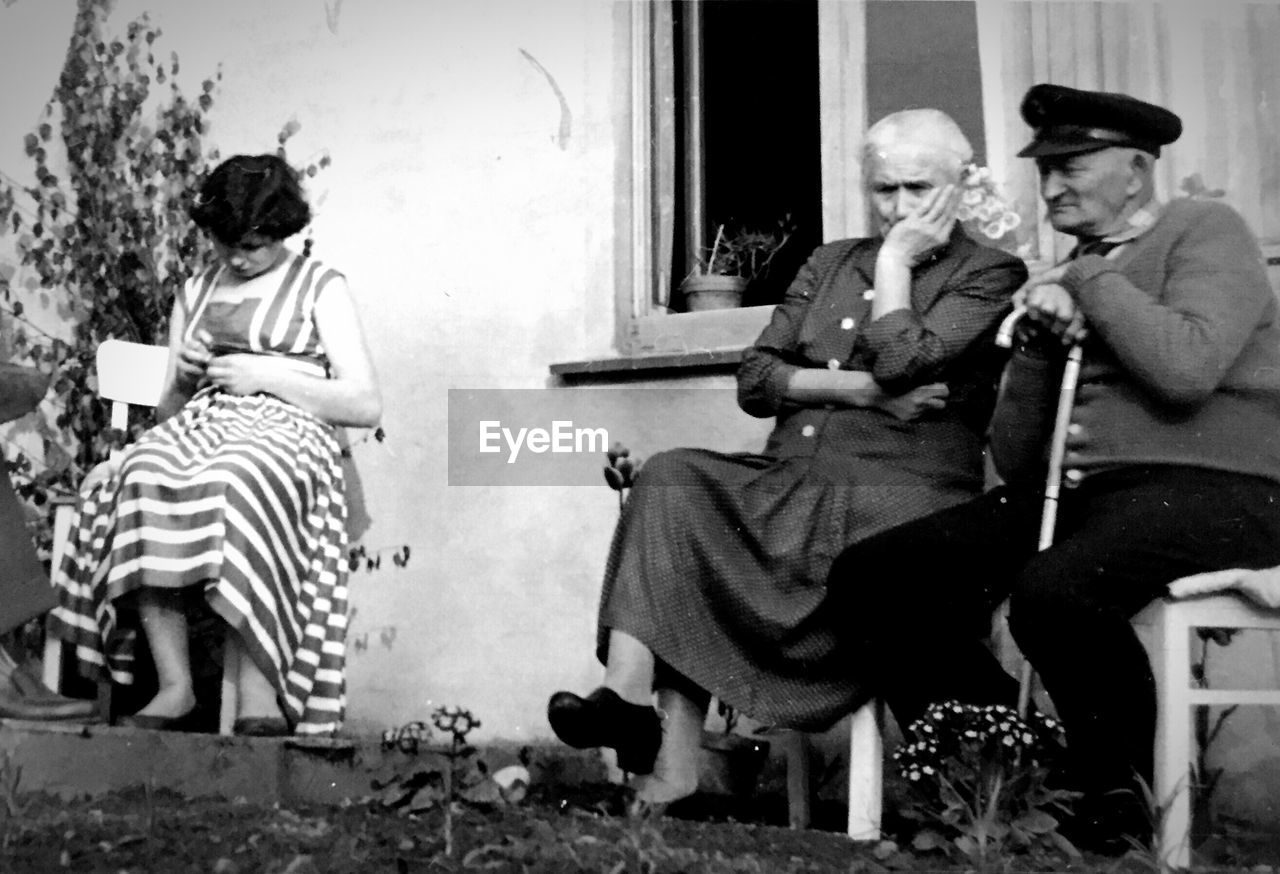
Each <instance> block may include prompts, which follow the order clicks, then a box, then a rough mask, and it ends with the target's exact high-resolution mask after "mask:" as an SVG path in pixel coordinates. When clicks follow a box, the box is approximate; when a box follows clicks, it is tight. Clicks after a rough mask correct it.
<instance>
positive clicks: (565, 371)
mask: <svg viewBox="0 0 1280 874" xmlns="http://www.w3.org/2000/svg"><path fill="white" fill-rule="evenodd" d="M742 352H743V350H742V349H711V350H706V351H702V352H669V353H665V354H657V355H632V356H620V357H616V358H588V359H585V360H583V361H564V362H559V363H557V364H552V365H551V375H552V376H558V377H560V378H561V379H563V380H565V381H566V382H591V381H596V380H600V379H608V380H625V379H628V378H631V377H639V378H649V377H655V376H672V375H682V376H694V375H697V376H702V375H706V374H714V373H733V372H734V371H736V370H737V369H738V362H740V361H741V360H742Z"/></svg>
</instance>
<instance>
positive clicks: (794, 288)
mask: <svg viewBox="0 0 1280 874" xmlns="http://www.w3.org/2000/svg"><path fill="white" fill-rule="evenodd" d="M815 258H816V255H815V256H811V257H810V258H809V260H808V261H807V262H805V264H804V266H803V267H801V268H800V272H799V273H797V274H796V278H795V280H793V281H792V283H791V285H790V286H788V288H787V293H786V295H785V296H784V297H783V300H782V303H780V304H778V306H776V307H775V308H774V310H773V317H772V318H770V320H769V324H768V325H766V326H765V329H764V330H763V331H761V332H760V336H759V337H758V338H757V339H756V342H755V344H754V345H753V346H752V347H751V348H750V349H748V350H747V351H746V352H744V353H743V355H742V363H741V364H740V365H739V366H738V406H740V407H741V408H742V410H743V411H744V412H746V413H748V414H750V415H752V416H755V417H757V418H761V419H766V418H769V417H770V416H776V415H777V414H778V412H779V411H780V410H781V409H782V407H783V406H784V405H785V404H786V398H787V386H788V384H789V383H790V382H791V376H792V374H794V373H795V372H796V371H797V370H799V369H800V368H801V367H802V366H803V365H802V364H801V360H800V356H799V353H798V352H797V346H798V343H799V339H800V328H801V326H802V325H803V324H804V318H805V314H806V313H807V312H808V310H809V305H810V303H812V302H813V298H814V296H815V295H816V294H817V290H818V281H819V280H818V274H819V271H818V269H817V267H816V266H815Z"/></svg>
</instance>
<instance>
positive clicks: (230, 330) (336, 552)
mask: <svg viewBox="0 0 1280 874" xmlns="http://www.w3.org/2000/svg"><path fill="white" fill-rule="evenodd" d="M221 269H222V268H220V267H214V268H211V269H209V270H208V271H206V272H205V273H203V274H201V275H200V276H197V277H194V278H193V279H191V280H189V281H188V282H187V285H186V288H185V289H184V292H183V301H182V303H183V307H184V310H185V313H186V317H187V318H186V325H187V333H188V336H190V335H191V333H193V332H194V331H195V330H196V328H197V326H198V327H200V328H203V329H205V330H207V331H209V333H210V334H211V335H212V336H213V342H212V343H211V344H210V345H211V347H212V349H213V351H214V354H215V355H217V354H225V353H228V352H254V353H259V354H265V355H271V356H277V357H279V358H280V360H281V364H282V366H293V367H297V368H299V369H301V370H303V371H306V372H310V373H315V374H317V375H320V376H324V375H327V369H328V362H327V359H326V357H325V354H324V349H323V348H322V346H321V344H320V339H319V336H318V333H317V331H316V328H315V324H314V321H313V319H312V311H313V307H314V305H315V302H316V300H317V299H318V297H319V296H320V295H321V294H322V293H323V292H324V288H325V285H326V284H327V283H328V282H330V281H331V280H333V279H334V278H335V277H339V274H338V273H336V272H335V271H333V270H331V269H329V268H326V267H325V266H324V265H323V264H321V263H320V262H318V261H316V260H314V259H311V258H304V257H303V256H301V255H294V254H291V255H290V257H289V258H288V259H286V261H285V262H284V263H283V264H282V265H280V266H279V267H277V268H275V269H273V270H272V271H270V272H269V273H267V274H265V275H263V276H260V277H256V278H255V279H254V280H252V282H253V283H270V286H269V288H270V289H271V290H269V291H268V292H267V293H265V294H261V295H260V296H246V297H244V298H243V299H235V297H234V295H233V296H232V299H230V300H223V299H221V298H223V297H224V296H225V292H224V294H220V295H217V297H219V298H220V299H219V300H213V299H212V298H213V297H215V295H214V290H215V289H216V288H217V286H218V279H219V275H220V271H221ZM257 288H259V289H261V288H262V286H261V285H258V286H257ZM346 515H347V511H346V500H345V492H344V484H343V476H342V470H341V467H340V451H339V446H338V443H337V440H336V435H335V433H334V429H333V428H332V427H331V426H329V425H327V424H325V423H324V422H322V421H321V420H319V419H317V418H316V417H314V416H312V415H311V414H309V413H307V412H304V411H303V410H301V409H299V408H297V407H295V406H293V405H292V404H289V403H286V402H285V401H282V400H280V399H278V398H276V397H274V396H272V395H267V394H257V395H250V396H235V395H231V394H228V393H225V392H223V391H221V390H219V389H217V388H215V387H213V386H206V387H204V388H201V389H200V390H198V391H197V392H196V394H195V396H194V397H192V399H191V400H190V401H189V402H188V403H187V404H186V406H184V407H183V408H182V410H181V411H180V412H178V413H177V414H176V415H174V416H172V417H170V418H169V419H167V420H166V421H164V422H162V423H161V424H159V425H157V426H156V427H154V428H152V429H151V430H149V431H147V432H146V433H145V434H143V435H142V437H141V438H140V439H139V440H138V441H137V442H135V443H134V444H132V445H131V446H129V447H127V448H126V449H125V450H124V454H123V458H122V464H121V465H120V468H119V472H118V474H116V475H115V476H113V477H110V478H108V479H106V480H105V481H102V482H101V483H100V484H98V485H97V486H95V487H93V488H91V489H89V490H87V491H86V492H84V493H82V494H81V496H80V501H79V505H78V518H77V520H76V522H75V524H74V525H73V529H72V543H71V547H70V548H69V549H68V550H67V552H66V554H65V556H64V558H63V559H62V562H61V566H60V567H59V568H57V569H56V571H55V574H54V584H55V586H56V588H57V590H58V595H59V606H58V607H57V608H55V610H54V612H53V615H52V620H51V623H50V629H51V632H52V633H53V634H55V635H56V636H57V637H59V638H61V639H62V640H65V641H68V642H71V643H73V644H74V645H75V651H76V657H77V661H78V662H79V664H80V670H81V672H82V673H83V674H85V675H87V676H89V677H91V678H101V677H103V676H104V674H105V673H107V672H109V674H110V676H111V678H112V679H113V680H114V681H116V682H118V683H125V684H128V683H131V682H133V670H132V668H133V645H134V642H135V641H136V636H137V633H138V631H139V629H138V627H137V617H136V612H135V611H134V610H133V609H132V606H131V604H130V602H131V601H132V599H125V600H121V599H122V598H124V597H125V596H127V595H129V594H130V593H131V592H134V591H135V590H137V589H138V588H139V587H142V586H152V587H156V588H166V589H178V588H188V587H199V588H200V590H201V591H202V592H203V594H204V597H205V599H206V600H207V601H208V603H209V605H210V606H211V607H212V609H213V610H214V611H215V612H216V613H217V614H218V615H219V616H221V617H222V618H223V619H225V620H226V622H227V623H228V624H229V625H230V626H231V628H232V629H234V632H235V633H238V634H239V635H240V636H241V639H242V640H243V642H244V644H245V646H246V648H247V650H248V652H249V655H250V657H251V658H252V659H253V660H254V663H255V664H256V665H257V666H258V667H259V668H260V669H262V671H263V673H264V674H265V675H266V676H267V677H268V678H269V679H271V680H272V682H273V683H274V684H275V686H276V689H277V692H278V693H279V697H280V700H281V703H282V705H283V709H284V712H285V716H286V717H287V718H288V719H289V722H290V723H291V725H292V726H293V727H294V731H295V732H297V733H299V734H328V733H333V732H335V731H337V730H338V728H339V727H340V726H341V724H342V719H343V714H344V709H345V706H346V700H345V683H344V663H345V640H346V630H347V602H348V599H347V579H346V578H347V567H346V552H347V538H346Z"/></svg>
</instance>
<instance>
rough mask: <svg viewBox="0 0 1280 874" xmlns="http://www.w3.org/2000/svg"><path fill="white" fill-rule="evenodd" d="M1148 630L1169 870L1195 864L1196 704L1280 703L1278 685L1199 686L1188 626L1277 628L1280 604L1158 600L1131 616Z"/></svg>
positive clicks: (1162, 854) (1164, 856)
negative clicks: (1194, 675)
mask: <svg viewBox="0 0 1280 874" xmlns="http://www.w3.org/2000/svg"><path fill="white" fill-rule="evenodd" d="M1134 624H1135V625H1138V626H1140V627H1147V628H1149V629H1150V632H1151V633H1150V643H1149V651H1150V656H1151V668H1152V672H1153V673H1154V674H1155V678H1156V701H1157V702H1158V704H1157V715H1156V744H1155V786H1154V787H1153V789H1154V792H1155V800H1156V802H1157V803H1158V804H1159V805H1160V806H1161V808H1162V816H1161V821H1160V828H1159V834H1158V835H1157V852H1158V854H1159V858H1160V861H1161V865H1162V866H1163V867H1164V868H1165V869H1166V870H1168V869H1179V868H1186V867H1188V866H1189V865H1190V864H1191V842H1190V837H1191V792H1190V782H1191V774H1192V770H1191V769H1192V763H1193V762H1194V760H1195V753H1196V750H1195V749H1194V744H1195V733H1194V729H1193V725H1194V722H1193V717H1192V710H1191V709H1192V708H1193V707H1204V706H1229V705H1232V704H1253V705H1267V706H1271V707H1280V690H1275V689H1263V690H1253V689H1201V688H1199V687H1197V685H1196V684H1195V681H1194V680H1193V679H1192V676H1191V631H1192V629H1195V628H1233V629H1265V630H1270V631H1280V611H1276V610H1268V609H1265V608H1263V607H1260V606H1257V605H1256V604H1254V603H1253V602H1252V601H1249V600H1247V599H1245V598H1243V597H1241V596H1239V595H1234V594H1222V595H1207V596H1204V597H1198V598H1187V599H1185V600H1181V601H1175V600H1159V601H1155V602H1153V603H1151V604H1150V605H1149V606H1148V607H1147V608H1146V609H1144V610H1143V611H1142V612H1141V613H1139V614H1138V615H1137V616H1136V617H1135V618H1134Z"/></svg>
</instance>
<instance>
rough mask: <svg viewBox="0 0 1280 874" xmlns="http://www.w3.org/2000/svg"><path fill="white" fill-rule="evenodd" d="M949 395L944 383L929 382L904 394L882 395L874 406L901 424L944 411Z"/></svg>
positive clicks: (949, 391) (949, 392)
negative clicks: (894, 417)
mask: <svg viewBox="0 0 1280 874" xmlns="http://www.w3.org/2000/svg"><path fill="white" fill-rule="evenodd" d="M950 394H951V390H950V389H949V388H947V384H946V383H945V382H931V383H929V384H928V385H918V386H916V387H915V388H913V389H911V390H910V391H908V392H906V393H904V394H900V395H889V394H883V395H881V396H880V399H879V400H878V401H876V404H875V405H876V406H877V407H879V408H880V409H882V410H885V411H886V412H889V413H892V414H893V415H894V416H896V417H897V418H898V419H900V420H902V421H903V422H914V421H915V420H916V419H919V418H920V417H922V416H924V415H925V414H926V413H930V412H933V411H935V410H941V409H944V408H945V407H946V406H947V396H948V395H950Z"/></svg>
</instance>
